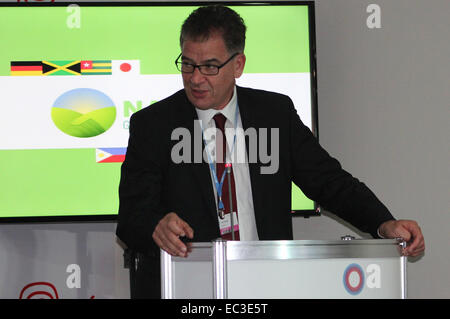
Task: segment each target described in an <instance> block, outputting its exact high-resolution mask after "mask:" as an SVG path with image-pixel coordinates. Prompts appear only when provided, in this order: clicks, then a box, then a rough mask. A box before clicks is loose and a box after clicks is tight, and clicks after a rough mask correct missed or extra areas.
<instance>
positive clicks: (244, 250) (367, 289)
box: [161, 237, 407, 299]
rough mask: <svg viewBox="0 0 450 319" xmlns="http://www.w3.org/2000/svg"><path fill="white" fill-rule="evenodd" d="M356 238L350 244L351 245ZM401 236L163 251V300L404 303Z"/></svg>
mask: <svg viewBox="0 0 450 319" xmlns="http://www.w3.org/2000/svg"><path fill="white" fill-rule="evenodd" d="M347 239H349V240H347ZM405 245H406V243H405V242H402V241H401V239H371V240H365V239H350V238H349V237H345V238H344V237H343V240H337V241H329V240H295V241H294V240H292V241H224V240H221V239H218V240H216V241H212V242H208V243H191V244H189V250H190V253H189V255H188V257H186V258H183V257H173V256H171V255H169V254H168V253H166V252H165V251H163V250H161V284H162V285H161V290H162V291H161V292H162V293H161V296H162V298H163V299H173V298H175V299H250V298H251V299H321V298H327V299H335V298H338V299H344V298H365V299H378V298H381V299H391V298H392V299H404V298H406V263H407V260H406V257H404V256H402V255H401V249H402V247H405Z"/></svg>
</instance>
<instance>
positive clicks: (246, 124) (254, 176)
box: [237, 87, 264, 229]
mask: <svg viewBox="0 0 450 319" xmlns="http://www.w3.org/2000/svg"><path fill="white" fill-rule="evenodd" d="M237 95H238V105H239V113H240V116H241V121H242V127H243V129H244V132H245V131H246V130H247V129H249V128H251V129H255V130H256V132H257V134H258V128H259V127H258V122H259V123H261V121H258V117H259V113H258V112H257V108H258V106H257V105H253V104H252V103H251V101H250V100H249V97H248V95H247V94H246V93H245V92H244V90H242V89H241V88H240V87H237ZM253 142H257V141H253ZM245 147H246V151H247V155H249V135H246V136H245ZM249 160H250V158H249ZM248 167H249V171H250V182H251V187H252V196H253V208H254V210H255V219H256V224H257V226H258V227H257V228H258V229H261V228H260V226H259V225H260V223H261V216H260V215H259V214H258V213H259V212H262V211H264V210H263V208H264V207H263V201H262V198H261V195H260V194H261V186H260V185H262V183H263V181H262V180H261V173H260V172H261V171H260V169H261V163H260V162H259V157H257V161H256V163H249V164H248Z"/></svg>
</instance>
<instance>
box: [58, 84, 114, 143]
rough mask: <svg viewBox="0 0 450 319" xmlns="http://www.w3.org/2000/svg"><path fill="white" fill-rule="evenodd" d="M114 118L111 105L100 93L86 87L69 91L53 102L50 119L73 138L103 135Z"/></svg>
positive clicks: (107, 98)
mask: <svg viewBox="0 0 450 319" xmlns="http://www.w3.org/2000/svg"><path fill="white" fill-rule="evenodd" d="M115 119H116V107H115V106H114V102H113V101H112V100H111V99H110V98H109V97H108V96H107V95H106V94H104V93H103V92H100V91H98V90H94V89H88V88H79V89H74V90H70V91H68V92H66V93H64V94H62V95H61V96H60V97H58V98H57V99H56V101H55V103H53V107H52V120H53V123H55V125H56V127H57V128H59V129H60V130H61V131H62V132H64V133H66V134H67V135H70V136H73V137H93V136H97V135H100V134H102V133H104V132H106V131H107V130H108V129H109V128H110V127H111V126H112V125H113V123H114V121H115Z"/></svg>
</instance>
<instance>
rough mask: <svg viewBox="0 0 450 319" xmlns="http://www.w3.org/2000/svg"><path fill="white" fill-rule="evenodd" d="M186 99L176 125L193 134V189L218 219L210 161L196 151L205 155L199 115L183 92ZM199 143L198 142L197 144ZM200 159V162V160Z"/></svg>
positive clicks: (190, 166) (190, 165)
mask: <svg viewBox="0 0 450 319" xmlns="http://www.w3.org/2000/svg"><path fill="white" fill-rule="evenodd" d="M183 96H184V100H183V103H180V107H179V112H178V114H179V116H178V117H177V118H178V121H179V122H178V124H176V125H175V126H176V127H185V128H187V129H188V130H189V132H190V134H191V150H192V154H191V159H192V162H191V164H189V165H187V169H189V170H191V172H192V174H193V175H194V178H195V183H194V184H193V185H195V187H193V190H192V191H197V190H200V193H201V194H202V197H203V200H204V201H205V203H206V206H207V208H208V214H213V215H214V217H215V220H216V221H217V218H216V217H217V215H216V212H217V209H216V201H215V198H214V190H213V188H212V184H211V183H210V182H207V181H210V180H211V175H210V171H209V165H208V163H206V162H204V161H203V156H199V155H197V157H195V155H194V152H196V151H197V152H200V153H201V155H203V150H204V144H203V139H202V133H201V128H200V125H199V123H198V115H197V112H196V111H195V107H194V106H193V105H192V104H191V103H190V102H189V100H188V99H187V97H186V95H185V94H183ZM195 143H197V144H195ZM199 159H200V162H198V160H199Z"/></svg>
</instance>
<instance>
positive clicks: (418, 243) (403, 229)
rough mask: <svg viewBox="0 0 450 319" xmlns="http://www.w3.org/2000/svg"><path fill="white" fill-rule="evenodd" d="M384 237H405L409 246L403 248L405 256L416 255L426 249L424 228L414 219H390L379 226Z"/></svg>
mask: <svg viewBox="0 0 450 319" xmlns="http://www.w3.org/2000/svg"><path fill="white" fill-rule="evenodd" d="M379 232H380V235H381V236H382V237H384V238H399V237H401V238H403V239H404V240H405V241H406V243H407V246H406V248H405V249H404V250H403V254H404V255H405V256H412V257H416V256H419V255H421V254H423V252H424V251H425V240H424V238H423V234H422V230H421V229H420V227H419V225H418V224H417V222H415V221H413V220H389V221H387V222H384V223H383V224H381V226H380V227H379Z"/></svg>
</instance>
